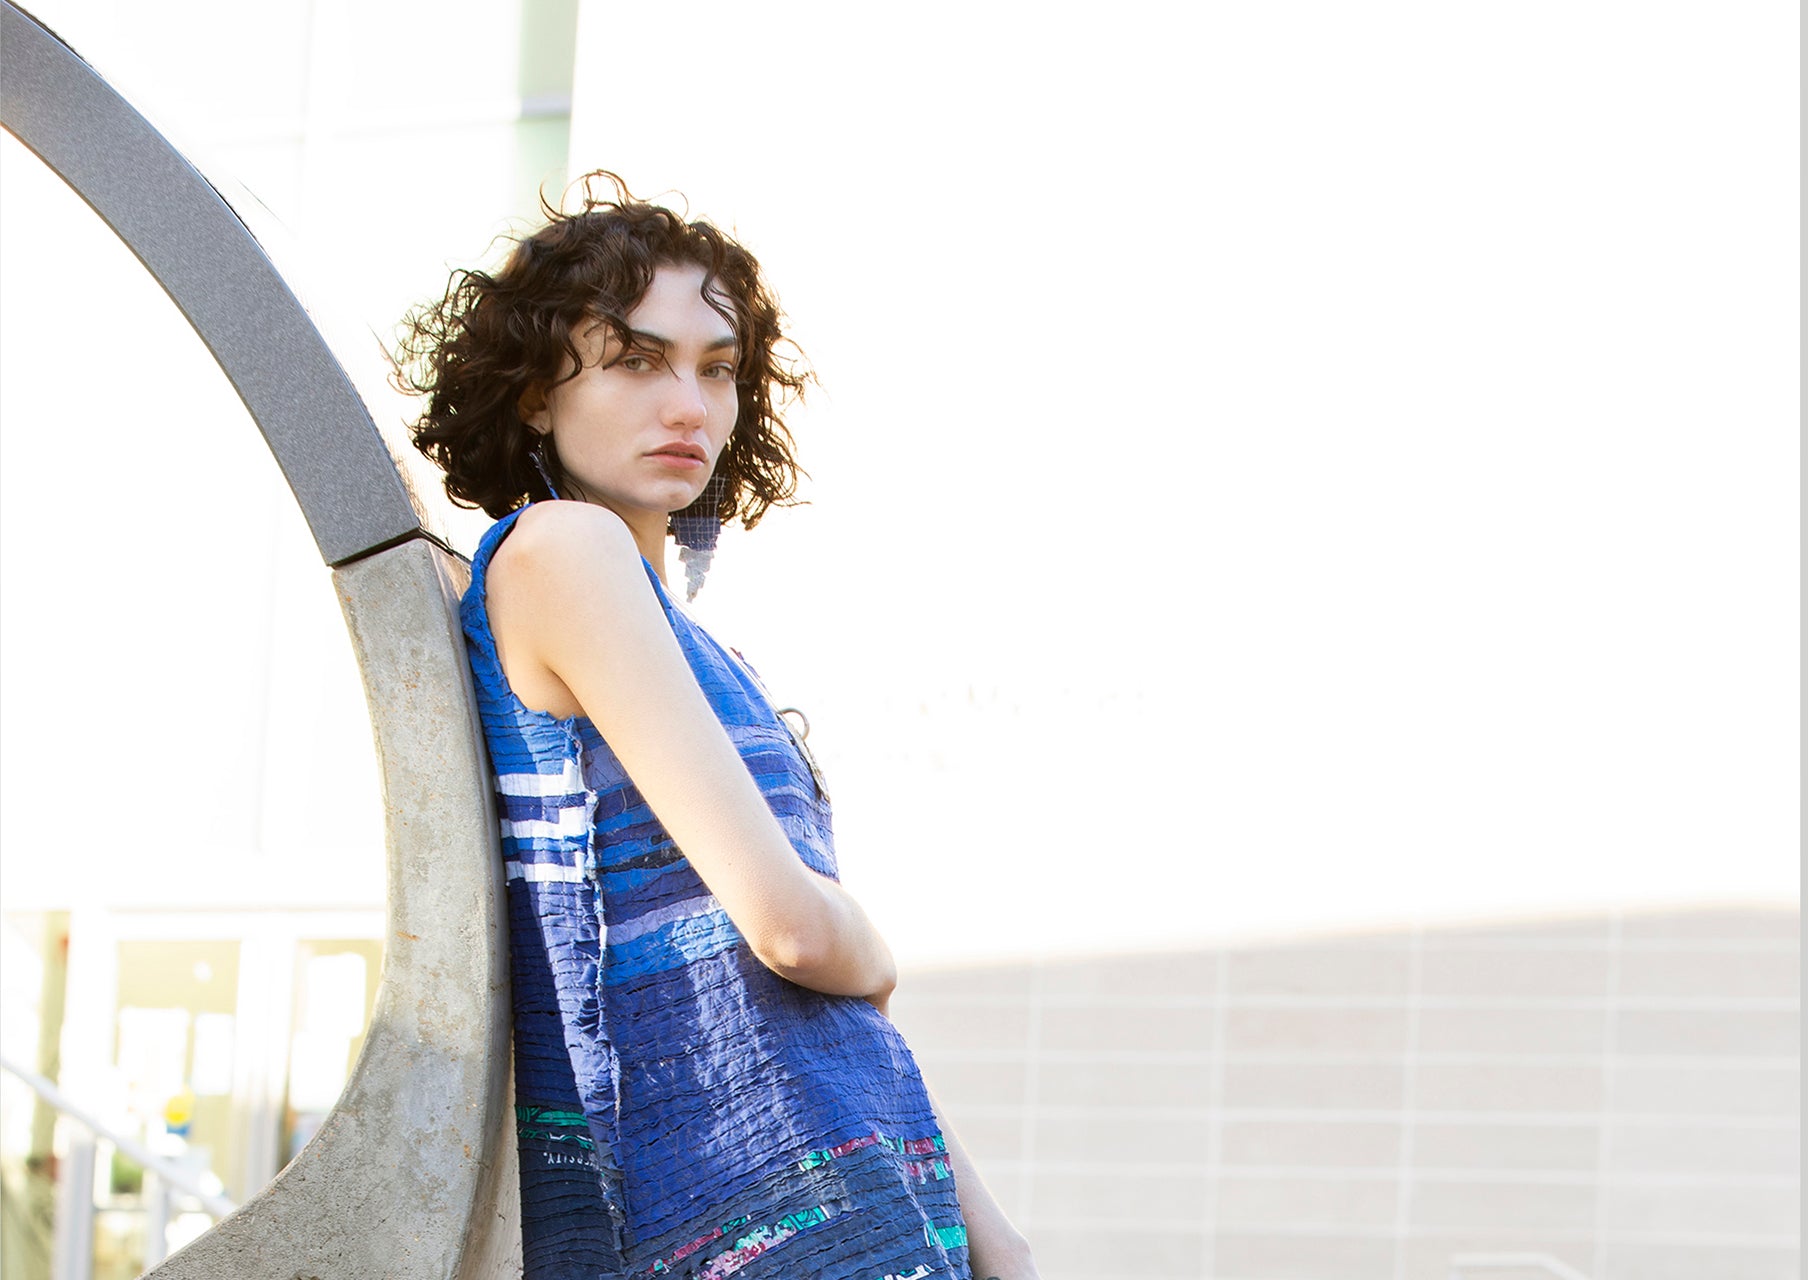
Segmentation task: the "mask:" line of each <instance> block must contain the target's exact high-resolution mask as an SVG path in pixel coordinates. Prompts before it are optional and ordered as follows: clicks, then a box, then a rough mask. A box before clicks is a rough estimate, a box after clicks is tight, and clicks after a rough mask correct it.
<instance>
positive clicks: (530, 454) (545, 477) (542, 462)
mask: <svg viewBox="0 0 1808 1280" xmlns="http://www.w3.org/2000/svg"><path fill="white" fill-rule="evenodd" d="M545 447H546V437H545V436H541V437H540V439H539V440H538V441H536V442H535V444H534V447H533V448H531V449H529V450H528V451H527V460H528V461H529V462H531V463H533V464H534V470H535V471H538V472H539V473H540V483H541V484H543V485H545V486H546V493H547V496H549V497H551V498H553V499H554V500H555V501H556V500H557V499H558V496H559V491H558V490H557V489H555V488H553V484H552V475H551V474H550V473H549V472H548V471H547V470H546V459H545V458H543V457H541V456H540V451H541V450H542V449H544V448H545Z"/></svg>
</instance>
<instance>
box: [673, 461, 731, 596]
mask: <svg viewBox="0 0 1808 1280" xmlns="http://www.w3.org/2000/svg"><path fill="white" fill-rule="evenodd" d="M727 493H728V480H727V478H726V477H724V476H723V475H721V474H720V473H718V474H716V475H713V476H711V477H710V478H709V483H708V484H706V485H704V486H703V492H702V493H700V494H698V495H697V500H696V501H695V502H693V503H691V505H690V506H688V507H686V508H685V509H684V510H682V511H675V512H673V513H672V515H671V518H670V520H668V521H667V526H668V527H669V528H670V530H671V534H672V539H673V540H674V541H675V542H677V544H678V560H679V563H681V564H683V565H684V599H685V602H686V603H689V602H690V601H692V600H695V599H696V598H697V592H699V591H701V590H702V589H703V579H704V577H705V575H707V574H708V573H709V565H710V561H712V560H714V559H715V558H716V541H717V539H719V538H720V537H721V534H722V515H721V509H722V499H723V497H724V496H725V495H726V494H727Z"/></svg>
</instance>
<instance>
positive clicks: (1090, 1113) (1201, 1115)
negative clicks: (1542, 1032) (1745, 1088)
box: [950, 1100, 1799, 1133]
mask: <svg viewBox="0 0 1808 1280" xmlns="http://www.w3.org/2000/svg"><path fill="white" fill-rule="evenodd" d="M950 1109H951V1110H953V1111H954V1112H955V1114H956V1117H957V1118H961V1117H966V1116H972V1117H974V1118H975V1119H985V1118H1014V1119H1022V1118H1023V1115H1024V1113H1025V1112H1026V1111H1028V1110H1031V1108H1029V1107H1027V1106H1025V1105H1024V1104H1022V1103H974V1104H972V1105H968V1106H962V1105H961V1104H960V1102H959V1101H958V1100H957V1101H955V1102H954V1103H952V1104H950ZM1034 1111H1035V1115H1036V1118H1037V1119H1043V1120H1101V1121H1107V1122H1115V1121H1121V1120H1209V1119H1212V1118H1213V1117H1214V1116H1215V1117H1218V1118H1221V1119H1225V1120H1234V1121H1263V1122H1274V1121H1280V1122H1286V1123H1301V1124H1323V1123H1327V1122H1329V1123H1372V1122H1377V1121H1379V1122H1386V1123H1393V1124H1400V1123H1404V1122H1406V1121H1407V1120H1411V1121H1412V1122H1413V1123H1414V1124H1421V1125H1422V1124H1463V1125H1478V1124H1479V1125H1509V1126H1516V1127H1517V1126H1526V1127H1531V1126H1537V1125H1564V1126H1575V1125H1600V1124H1616V1125H1619V1124H1630V1125H1639V1126H1644V1127H1673V1128H1680V1127H1688V1128H1710V1129H1763V1130H1775V1131H1777V1132H1779V1133H1783V1132H1787V1133H1794V1132H1796V1130H1797V1129H1798V1127H1799V1119H1798V1117H1796V1116H1795V1115H1777V1116H1742V1115H1716V1114H1714V1113H1712V1112H1699V1111H1638V1112H1627V1113H1615V1114H1613V1115H1608V1114H1605V1113H1603V1112H1602V1111H1601V1110H1600V1109H1599V1108H1590V1109H1588V1110H1584V1111H1486V1110H1467V1111H1451V1110H1435V1111H1434V1110H1415V1111H1406V1110H1402V1109H1401V1108H1398V1107H1372V1108H1360V1107H1195V1106H1110V1107H1101V1106H1086V1105H1082V1104H1076V1103H1064V1104H1063V1103H1038V1104H1037V1105H1036V1106H1035V1108H1034Z"/></svg>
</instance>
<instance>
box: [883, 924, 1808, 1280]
mask: <svg viewBox="0 0 1808 1280" xmlns="http://www.w3.org/2000/svg"><path fill="white" fill-rule="evenodd" d="M1799 927H1800V919H1799V914H1798V913H1797V912H1795V911H1762V910H1750V911H1731V910H1716V911H1697V912H1677V913H1669V914H1625V915H1611V916H1608V915H1603V916H1598V917H1589V918H1572V919H1562V920H1549V921H1526V922H1521V923H1511V924H1501V925H1496V926H1493V927H1486V928H1482V927H1476V928H1450V929H1422V930H1413V931H1406V932H1401V933H1399V934H1392V935H1387V934H1377V935H1371V936H1362V937H1349V938H1335V939H1314V940H1300V941H1293V942H1290V943H1288V944H1286V945H1264V946H1237V947H1230V948H1225V949H1216V950H1198V951H1190V952H1180V953H1170V954H1158V955H1138V956H1115V957H1089V958H1086V959H1084V960H1073V961H1065V960H1047V961H1041V962H1037V963H1030V964H1023V965H1016V966H991V967H984V968H970V969H959V970H946V971H933V972H917V973H907V974H906V975H905V977H904V980H903V983H902V984H901V985H900V988H899V991H898V995H897V997H896V998H895V1000H894V1004H893V1015H894V1017H896V1019H897V1021H898V1022H899V1024H900V1025H901V1026H902V1027H903V1028H904V1030H905V1033H906V1034H907V1035H908V1036H909V1038H910V1040H911V1042H912V1044H913V1045H914V1046H915V1047H916V1049H917V1052H918V1056H919V1058H920V1059H921V1061H922V1064H923V1068H924V1071H925V1074H926V1075H928V1077H929V1079H930V1081H931V1083H932V1084H933V1085H934V1087H935V1088H936V1090H937V1092H938V1093H939V1094H940V1095H941V1097H942V1099H943V1101H944V1103H945V1104H946V1105H947V1107H948V1110H949V1111H950V1113H951V1117H952V1119H953V1122H954V1125H955V1128H956V1129H957V1130H958V1131H959V1132H960V1134H961V1135H962V1137H963V1139H964V1140H965V1141H966V1143H967V1145H968V1146H969V1147H970V1148H971V1149H972V1150H973V1152H974V1154H975V1157H976V1158H977V1159H978V1160H979V1162H980V1167H981V1169H982V1170H984V1171H985V1173H986V1176H987V1179H988V1181H989V1182H990V1183H991V1184H992V1186H993V1189H994V1191H995V1192H996V1193H997V1194H998V1196H999V1198H1000V1200H1002V1201H1003V1202H1004V1204H1005V1206H1006V1207H1007V1209H1009V1210H1010V1211H1011V1212H1012V1215H1013V1217H1014V1218H1015V1219H1016V1220H1017V1221H1018V1222H1019V1223H1020V1224H1021V1225H1023V1226H1025V1227H1026V1228H1027V1229H1028V1231H1029V1233H1030V1235H1031V1237H1032V1239H1033V1240H1034V1242H1035V1244H1036V1247H1037V1254H1038V1260H1039V1262H1040V1263H1041V1269H1042V1274H1043V1277H1044V1280H1131V1278H1132V1277H1134V1278H1135V1280H1205V1278H1207V1277H1209V1278H1210V1280H1448V1278H1449V1277H1450V1276H1451V1266H1452V1259H1453V1257H1454V1256H1455V1255H1459V1254H1463V1253H1473V1252H1506V1251H1511V1252H1527V1251H1533V1252H1539V1253H1544V1254H1547V1255H1549V1256H1551V1257H1553V1258H1555V1259H1557V1260H1559V1261H1560V1262H1563V1263H1566V1264H1568V1265H1569V1266H1570V1267H1573V1268H1574V1269H1575V1270H1576V1271H1578V1272H1580V1273H1581V1274H1582V1275H1584V1276H1586V1277H1588V1280H1796V1278H1797V1277H1798V1276H1799V1274H1800V1272H1799V1256H1800V1254H1799V1245H1800V1214H1799V1207H1798V1203H1799V1202H1798V1188H1799V1128H1798V1126H1799V1079H1800V1030H1799V989H1800V986H1799V975H1800V964H1799ZM1537 1274H1538V1273H1537V1272H1535V1271H1529V1270H1517V1271H1515V1270H1482V1269H1476V1270H1474V1271H1471V1272H1467V1273H1465V1280H1508V1278H1509V1277H1511V1280H1530V1277H1533V1276H1535V1275H1537Z"/></svg>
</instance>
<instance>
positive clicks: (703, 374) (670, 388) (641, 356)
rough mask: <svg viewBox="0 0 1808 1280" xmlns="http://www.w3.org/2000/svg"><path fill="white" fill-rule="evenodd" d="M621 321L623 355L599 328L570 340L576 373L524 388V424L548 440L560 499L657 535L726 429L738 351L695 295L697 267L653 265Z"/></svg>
mask: <svg viewBox="0 0 1808 1280" xmlns="http://www.w3.org/2000/svg"><path fill="white" fill-rule="evenodd" d="M627 319H628V327H629V329H630V330H631V331H632V333H633V344H632V345H631V346H629V347H628V348H626V350H625V351H624V349H623V347H622V345H621V344H620V343H619V342H618V341H617V340H616V338H615V337H614V335H613V334H611V333H610V331H609V329H608V327H607V326H606V325H600V324H599V325H595V326H593V327H592V328H591V329H590V330H589V331H588V332H582V333H579V334H577V335H576V336H577V341H578V350H579V351H580V352H581V353H582V355H583V360H584V364H583V368H582V370H580V371H579V373H578V375H577V376H576V377H575V378H571V379H568V380H567V381H565V382H561V383H559V384H558V385H557V386H553V387H547V388H544V389H539V388H536V389H534V390H530V391H529V392H528V393H527V394H526V395H524V396H523V397H522V399H521V416H522V421H524V422H526V423H527V425H528V426H529V427H530V428H532V429H533V430H534V431H537V432H541V433H543V434H550V435H551V436H552V438H553V443H554V445H555V446H556V447H557V449H558V455H559V461H560V463H561V464H562V465H563V467H564V470H565V487H566V488H568V489H570V490H571V491H570V492H561V495H560V496H562V497H567V498H582V499H584V500H585V501H588V502H595V503H599V504H601V505H602V506H605V507H608V508H609V509H610V510H611V511H613V512H615V513H616V514H617V515H619V516H620V517H621V518H622V519H623V520H624V521H626V522H627V524H628V526H629V528H632V529H636V530H637V531H642V530H644V531H647V532H650V533H654V534H655V536H663V534H664V531H665V519H666V516H667V515H669V514H670V513H671V512H673V511H677V510H680V509H681V508H684V507H688V506H689V505H690V504H691V503H692V502H694V501H696V499H697V496H698V495H699V494H701V493H702V492H703V486H704V484H705V482H707V481H708V479H709V477H710V473H711V472H712V471H714V470H715V466H716V459H717V457H719V456H720V455H721V452H722V450H723V448H724V447H725V446H726V445H727V444H728V435H729V432H731V431H732V430H734V424H735V415H736V413H737V412H738V410H739V408H740V402H739V397H738V395H737V393H736V389H735V365H736V358H737V356H738V355H739V351H738V348H737V345H736V342H735V335H734V330H733V329H732V328H731V327H730V325H729V323H728V321H726V320H724V319H723V318H722V317H721V316H720V315H718V314H717V313H716V311H715V309H714V308H713V307H711V306H710V305H709V303H708V302H706V301H705V300H704V298H703V268H701V267H691V266H667V267H660V268H659V269H658V271H657V272H655V274H654V276H653V283H652V284H651V285H650V286H649V287H648V288H647V292H646V296H645V297H643V298H642V299H641V300H640V304H639V305H638V306H636V307H635V308H634V309H633V310H632V311H630V312H628V317H627Z"/></svg>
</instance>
